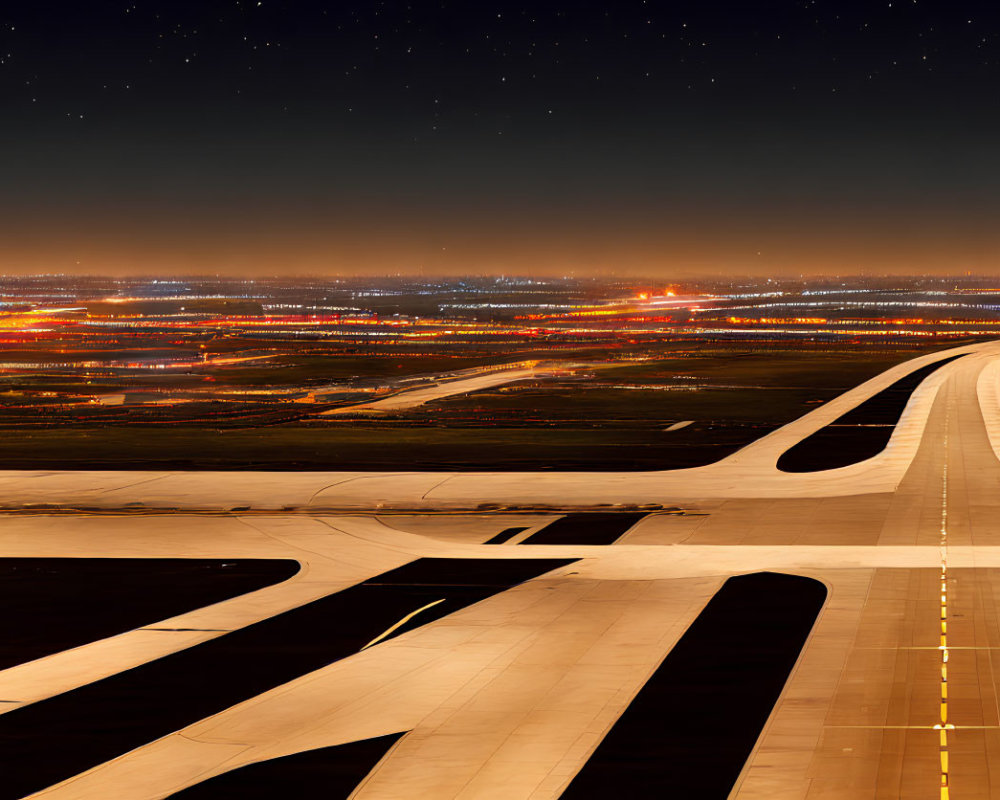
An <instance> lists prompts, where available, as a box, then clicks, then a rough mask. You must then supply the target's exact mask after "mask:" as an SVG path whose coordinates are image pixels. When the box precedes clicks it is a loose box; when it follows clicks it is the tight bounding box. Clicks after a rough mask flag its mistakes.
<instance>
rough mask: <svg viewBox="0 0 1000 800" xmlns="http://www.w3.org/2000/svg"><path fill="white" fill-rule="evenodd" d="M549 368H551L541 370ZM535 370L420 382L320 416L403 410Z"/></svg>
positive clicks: (533, 374) (532, 374) (523, 376)
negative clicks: (412, 387)
mask: <svg viewBox="0 0 1000 800" xmlns="http://www.w3.org/2000/svg"><path fill="white" fill-rule="evenodd" d="M544 371H545V372H551V368H549V369H547V370H544ZM538 372H539V371H538V370H537V369H535V368H523V369H508V370H497V371H494V372H487V373H484V374H482V375H475V376H473V377H471V378H459V379H458V380H452V381H444V382H442V383H435V384H433V385H431V386H421V387H419V388H416V389H410V390H408V391H404V392H400V393H399V394H394V395H392V396H391V397H386V398H383V399H382V400H374V401H372V402H370V403H358V404H356V405H351V406H344V407H342V408H334V409H331V410H330V411H324V412H322V413H321V414H320V416H330V415H333V414H356V413H358V412H364V413H367V412H375V413H386V412H392V411H402V410H404V409H407V408H415V407H416V406H422V405H423V404H424V403H430V402H432V401H434V400H440V399H441V398H442V397H451V396H452V395H456V394H466V393H468V392H478V391H480V390H482V389H491V388H493V387H494V386H502V385H504V384H506V383H514V382H515V381H523V380H528V379H530V378H534V377H536V375H537V374H538Z"/></svg>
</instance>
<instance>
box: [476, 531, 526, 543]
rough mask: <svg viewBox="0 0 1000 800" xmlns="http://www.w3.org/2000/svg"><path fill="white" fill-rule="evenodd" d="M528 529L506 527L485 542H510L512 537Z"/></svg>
mask: <svg viewBox="0 0 1000 800" xmlns="http://www.w3.org/2000/svg"><path fill="white" fill-rule="evenodd" d="M526 530H528V529H527V528H505V529H504V530H502V531H500V533H498V534H497V535H496V536H494V537H492V538H491V539H487V540H486V541H485V542H483V544H503V543H504V542H508V541H510V540H511V539H513V538H514V537H515V536H517V535H518V534H519V533H521V532H522V531H526Z"/></svg>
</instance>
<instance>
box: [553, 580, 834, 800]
mask: <svg viewBox="0 0 1000 800" xmlns="http://www.w3.org/2000/svg"><path fill="white" fill-rule="evenodd" d="M825 600H826V587H825V586H824V585H823V584H822V583H820V582H819V581H816V580H813V579H811V578H803V577H799V576H795V575H778V574H775V573H770V572H762V573H757V574H754V575H741V576H739V577H735V578H730V579H729V580H727V581H726V582H725V583H724V584H723V586H722V588H721V589H720V590H719V591H718V593H717V594H716V595H715V596H714V597H713V598H712V599H711V601H709V603H708V605H707V606H705V609H704V611H702V612H701V614H699V615H698V618H697V619H696V620H695V621H694V622H693V623H692V624H691V627H690V628H688V630H687V632H686V633H685V634H684V635H683V636H682V637H681V638H680V640H679V641H678V642H677V644H676V645H675V646H674V648H673V650H671V651H670V653H669V654H668V655H667V657H666V659H664V661H663V663H662V664H660V666H659V667H658V668H657V669H656V671H655V672H654V673H653V675H652V677H650V679H649V680H648V681H647V682H646V684H645V685H644V686H643V687H642V689H640V691H639V693H638V695H636V697H635V699H634V700H633V701H632V702H631V703H630V704H629V706H628V708H626V709H625V712H624V713H623V714H622V716H621V717H620V718H619V719H618V721H617V722H616V723H615V724H614V726H613V727H612V728H611V730H610V732H609V733H608V734H607V735H606V736H605V737H604V740H603V741H602V742H601V743H600V744H599V745H598V746H597V749H596V750H595V751H594V754H593V755H592V756H591V757H590V759H589V760H588V761H587V763H586V764H584V766H583V769H581V770H580V772H579V773H578V774H577V775H576V777H575V778H574V779H573V781H572V782H571V783H570V785H569V788H567V790H566V791H565V792H564V793H563V795H562V798H563V800H581V798H602V800H603V798H608V797H628V798H630V800H645V799H646V798H649V800H653V798H657V800H659V798H664V797H678V798H680V797H683V798H685V800H725V798H727V797H728V796H729V793H730V791H732V788H733V784H734V783H735V781H736V779H737V778H738V777H739V774H740V771H741V770H742V769H743V764H744V763H745V762H746V760H747V757H748V756H749V755H750V752H751V751H752V750H753V746H754V744H755V743H756V741H757V738H758V737H759V736H760V732H761V730H762V729H763V727H764V723H765V722H767V718H768V716H769V715H770V713H771V709H772V708H773V707H774V704H775V702H776V701H777V699H778V696H779V695H780V694H781V690H782V688H783V687H784V685H785V682H786V681H787V679H788V675H789V673H790V672H791V669H792V667H793V666H794V665H795V661H796V659H797V658H798V656H799V653H800V652H801V650H802V647H803V645H804V644H805V641H806V638H807V637H808V636H809V631H810V630H812V626H813V623H814V622H815V621H816V617H817V616H818V615H819V612H820V610H821V609H822V607H823V603H824V602H825Z"/></svg>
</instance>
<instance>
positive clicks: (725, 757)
mask: <svg viewBox="0 0 1000 800" xmlns="http://www.w3.org/2000/svg"><path fill="white" fill-rule="evenodd" d="M957 355H960V356H962V357H960V358H955V359H954V360H952V361H949V362H948V363H943V364H942V365H940V366H939V368H938V369H933V370H930V369H928V370H926V371H925V372H924V373H921V374H923V375H924V378H923V380H921V381H920V382H919V384H918V385H917V386H916V387H915V388H914V387H910V389H912V392H911V393H909V394H908V399H907V401H906V403H905V407H904V408H903V411H902V414H901V415H898V416H897V417H896V418H894V419H895V424H894V425H892V424H891V423H889V429H888V431H887V430H886V427H885V426H886V424H887V423H884V422H883V423H879V424H880V425H881V427H879V428H873V429H872V431H874V432H877V433H880V434H883V440H882V444H883V445H884V447H883V449H881V450H877V451H876V454H875V455H874V456H872V457H870V458H866V459H865V460H863V461H860V462H857V463H853V464H849V465H846V466H843V467H839V468H836V469H830V470H813V471H807V472H783V471H782V470H780V469H778V466H777V465H778V462H779V458H780V457H781V456H782V454H784V453H785V452H786V451H788V450H789V449H790V448H792V447H794V446H795V445H796V444H798V443H799V442H802V441H803V440H805V439H807V438H808V437H810V436H812V435H813V434H816V433H817V432H819V431H823V433H822V434H820V435H822V436H824V437H827V439H828V440H830V441H832V440H833V438H835V433H836V431H838V430H843V429H842V428H838V427H836V426H835V427H831V428H826V426H828V425H830V424H831V423H835V422H837V421H838V420H842V419H843V418H844V417H845V415H847V414H848V413H849V412H851V410H852V409H854V408H856V407H858V406H859V405H861V404H862V403H864V402H865V401H866V400H868V399H869V398H873V397H875V396H876V395H878V394H879V393H880V392H882V391H883V390H885V389H887V388H888V387H891V386H893V385H894V384H897V382H899V381H900V380H902V379H904V378H905V377H906V376H907V375H909V374H911V373H914V372H915V371H917V370H922V369H924V368H925V367H928V366H930V365H931V364H933V363H934V362H937V361H942V362H943V361H944V360H945V359H950V358H952V357H953V356H957ZM839 424H841V425H842V424H844V423H843V422H840V423H839ZM824 429H826V430H825V431H824ZM851 432H852V433H857V431H851ZM886 432H891V435H890V436H888V437H884V434H885V433H886ZM831 437H833V438H831ZM886 438H887V441H886ZM998 450H1000V344H995V343H991V344H986V345H974V346H969V347H963V348H958V349H956V350H953V351H945V352H941V353H937V354H934V355H931V356H924V357H921V358H919V359H914V360H913V361H911V362H908V363H906V364H902V365H899V366H897V367H894V368H893V369H891V370H889V371H888V372H886V373H884V374H883V375H881V376H878V377H877V378H875V379H873V380H871V381H869V382H867V383H865V384H863V385H862V386H859V387H857V388H856V389H854V390H852V391H851V392H848V393H846V394H845V395H843V396H842V397H840V398H837V399H836V400H834V401H832V402H830V403H828V404H826V405H824V406H822V407H820V408H818V409H816V410H815V411H813V412H811V413H810V414H808V415H806V416H805V417H803V418H801V419H800V420H797V421H796V422H794V423H792V424H790V425H787V426H785V427H784V428H782V429H780V430H778V431H775V432H774V433H772V434H770V435H769V436H766V437H764V438H763V439H761V440H759V441H758V442H755V443H754V444H752V445H750V446H748V447H747V448H744V449H743V450H741V451H740V452H738V453H736V454H734V455H733V456H731V457H729V458H727V459H724V460H723V461H720V462H719V463H717V464H714V465H711V466H708V467H701V468H697V469H690V470H676V471H665V472H643V473H544V474H539V473H531V474H518V473H504V474H483V473H480V474H476V473H466V474H452V473H438V474H435V473H409V472H406V471H405V470H401V471H400V472H398V473H393V474H381V473H367V474H365V473H335V472H331V473H281V474H266V473H249V474H247V473H241V474H235V473H204V472H202V473H152V472H150V473H136V472H132V473H128V472H3V473H0V507H2V508H3V509H5V511H4V513H3V524H2V525H0V558H2V559H6V561H3V562H2V563H3V564H7V565H10V564H12V563H15V562H16V561H17V560H18V559H26V560H25V561H23V562H21V563H23V564H25V565H28V564H29V563H30V564H32V565H34V566H35V567H37V566H38V565H39V564H44V563H45V560H46V559H84V560H83V561H80V562H79V564H81V565H86V564H88V563H95V562H89V561H87V560H88V559H138V560H140V561H141V562H142V563H146V564H148V563H151V562H153V560H163V559H201V560H202V562H200V563H203V564H206V565H219V564H226V563H233V564H240V565H242V567H241V569H246V568H247V565H250V566H252V565H258V564H259V565H262V566H263V565H266V564H277V565H281V564H285V563H287V561H288V560H293V561H295V562H297V563H298V564H299V565H300V567H299V569H298V570H297V571H295V570H294V568H292V569H287V570H286V572H285V573H284V574H281V575H280V576H278V582H274V580H271V579H270V578H269V577H268V576H269V575H270V574H271V573H267V572H260V573H259V574H258V572H259V571H258V572H254V573H253V574H249V575H248V576H247V577H245V578H243V579H241V580H240V581H237V582H236V583H231V584H227V585H225V586H221V587H220V588H219V590H218V591H217V592H214V593H213V592H212V591H211V590H208V589H206V588H205V586H204V585H203V584H204V582H205V580H207V578H206V576H208V577H210V576H211V575H210V573H206V574H205V575H202V576H200V578H199V580H200V581H201V583H199V584H198V588H197V591H195V592H194V593H193V595H192V596H195V597H204V598H205V600H204V602H206V603H211V604H210V605H200V606H199V607H193V606H192V605H191V603H190V602H188V600H187V599H186V598H185V597H184V593H183V591H182V588H183V584H184V580H183V579H180V580H179V581H178V583H179V584H180V588H178V587H175V586H168V587H165V586H164V585H163V581H162V580H150V581H149V583H148V587H146V588H147V589H148V593H150V594H151V595H154V597H152V598H151V599H150V600H148V601H147V600H143V599H140V600H133V601H132V602H134V603H135V604H136V605H137V606H142V607H148V608H161V609H163V611H162V612H160V613H173V614H175V616H172V617H169V618H163V619H146V618H145V616H143V615H142V614H141V613H140V614H139V616H138V618H137V620H138V621H131V622H128V623H127V624H126V626H125V628H123V627H120V626H119V627H112V628H111V629H107V628H106V627H104V626H102V625H97V624H95V625H91V626H89V627H87V626H84V627H85V629H86V630H93V631H95V633H94V634H93V636H94V638H91V639H89V640H87V641H80V642H79V643H78V642H77V641H75V640H64V639H60V638H53V641H52V643H51V646H50V647H49V648H48V649H45V647H44V643H42V644H41V645H39V643H38V642H37V641H35V640H37V639H39V638H42V639H44V638H45V637H44V631H43V634H42V635H41V636H38V635H36V636H35V637H34V640H32V642H31V646H30V647H28V646H25V648H24V650H23V653H22V658H20V659H19V658H18V655H17V652H16V651H17V647H16V641H15V643H14V646H12V647H8V648H7V651H6V658H7V662H8V663H10V664H12V665H11V666H8V667H7V668H6V669H4V670H2V671H0V743H2V744H0V752H3V753H4V755H3V757H2V758H0V761H2V763H3V764H4V770H3V772H0V795H2V796H5V797H20V796H26V795H27V794H28V793H30V792H35V793H36V794H35V795H33V796H39V797H45V798H53V799H56V798H59V799H60V800H64V799H68V798H102V799H103V798H108V797H115V798H136V799H138V798H166V797H170V796H173V795H179V796H181V797H240V796H246V794H245V792H246V791H247V790H246V788H245V787H247V786H249V785H256V784H259V785H260V786H272V787H281V786H284V787H287V788H288V792H289V793H290V796H303V797H307V796H310V792H312V791H313V789H311V788H310V787H315V796H317V797H328V796H330V794H329V792H330V791H332V790H333V787H337V788H336V790H335V794H336V796H344V797H346V796H351V797H357V798H413V797H427V798H555V797H559V796H561V795H563V794H565V796H566V797H574V798H579V797H589V796H593V797H606V796H607V794H608V789H607V787H608V786H614V787H616V791H618V792H619V793H620V794H622V795H623V796H627V797H644V796H654V795H651V794H649V793H647V794H644V793H643V792H644V791H646V790H645V789H644V787H650V786H659V787H660V788H659V789H658V790H657V791H658V792H659V794H658V795H655V796H664V795H663V793H664V791H667V789H665V788H663V787H674V791H675V793H676V796H683V797H685V798H688V797H719V798H724V797H726V796H727V795H730V796H733V797H737V798H845V799H846V798H897V797H903V798H938V799H939V798H944V797H947V798H988V797H993V796H1000V772H998V770H1000V700H998V696H1000V666H998V667H997V668H995V667H994V663H995V661H996V659H995V656H996V654H998V653H1000V589H995V588H994V587H996V586H1000V583H998V580H1000V459H998V456H997V453H998ZM234 509H238V510H234ZM489 509H492V510H489ZM497 509H499V510H497ZM27 559H30V562H29V561H27ZM50 563H51V564H52V565H53V566H54V567H55V566H58V567H59V568H61V569H64V570H65V569H66V562H65V561H59V562H56V561H52V562H50ZM102 563H103V562H102ZM122 563H125V562H122ZM136 563H139V562H136ZM162 563H164V564H168V563H170V562H166V561H164V562H162ZM213 568H214V567H213ZM401 568H402V569H401ZM292 573H294V574H292ZM760 573H763V574H762V575H761V574H760ZM151 574H154V575H155V574H158V573H157V571H156V570H155V569H153V570H152V572H151ZM741 575H746V576H748V577H747V578H739V579H738V580H737V583H735V584H734V583H733V582H732V581H731V580H730V579H734V576H741ZM768 575H770V576H771V577H770V578H769V577H768ZM789 576H797V577H796V578H795V579H792V578H791V577H789ZM786 579H787V580H786ZM734 580H736V579H734ZM775 580H776V582H775ZM254 581H256V583H254ZM727 581H729V583H727ZM788 581H791V583H789V582H788ZM724 586H725V587H726V588H723V587H724ZM733 586H737V587H747V586H749V587H751V590H750V591H748V592H747V593H745V594H741V595H739V596H738V597H737V600H736V601H733V600H732V591H733V590H732V587H733ZM763 586H766V588H759V587H763ZM754 587H758V588H754ZM126 588H127V590H128V592H130V593H134V592H135V591H137V589H136V587H135V586H128V587H126ZM142 588H143V587H142V586H139V587H138V590H139V591H140V594H141V590H142ZM175 589H176V591H174V590H175ZM170 592H173V594H170ZM786 592H787V594H786ZM165 594H170V597H169V598H167V599H166V600H164V595H165ZM713 598H715V599H713ZM810 598H811V599H810ZM154 600H155V602H153V601H154ZM60 603H63V604H65V606H66V607H67V611H66V613H69V612H70V610H71V609H70V607H71V606H73V605H74V597H73V593H72V592H65V591H64V592H63V593H62V595H54V599H53V602H52V605H53V606H56V607H53V608H50V609H46V613H47V614H49V615H51V616H52V617H53V618H56V619H58V617H59V614H60V611H59V609H58V608H57V606H58V605H59V604H60ZM91 608H92V609H93V610H90V609H91ZM82 613H84V614H85V616H86V615H94V616H99V615H100V614H101V603H99V602H96V601H95V602H93V603H91V606H89V607H88V609H87V610H86V611H85V612H82ZM789 615H791V616H789ZM117 616H119V617H122V615H120V614H119V615H117ZM125 616H127V615H125ZM122 618H124V617H122ZM696 620H697V622H696ZM39 624H41V623H39ZM123 624H124V623H123ZM128 625H135V626H136V627H132V628H130V629H126V628H127V626H128ZM53 637H55V633H53ZM97 637H104V638H97ZM30 638H31V637H28V638H27V639H25V641H28V639H30ZM675 645H676V648H675ZM39 647H41V649H39ZM66 647H69V648H71V649H61V648H66ZM12 651H13V655H12ZM39 653H43V655H39ZM19 661H20V663H18V662H19ZM173 665H181V666H180V667H179V668H177V669H174V668H173ZM265 673H266V675H265ZM165 676H170V677H169V679H168V678H167V677H165ZM227 676H232V677H231V679H227ZM262 676H264V677H262ZM184 681H189V682H190V685H187V686H186V688H185V684H184ZM713 682H714V683H713ZM712 687H715V688H712ZM768 687H770V688H768ZM74 736H76V737H81V738H80V739H79V741H80V742H84V743H85V745H86V746H84V745H83V744H72V742H71V740H72V739H73V737H74ZM60 737H62V738H60ZM67 737H68V738H67ZM679 756H680V757H679ZM227 776H228V777H227ZM254 776H259V777H258V778H254ZM324 786H325V787H327V791H326V793H324V790H323V788H322V787H324ZM227 787H228V788H227ZM240 787H244V788H240ZM292 787H295V788H294V789H293V788H292ZM302 787H305V788H302ZM668 796H669V795H668Z"/></svg>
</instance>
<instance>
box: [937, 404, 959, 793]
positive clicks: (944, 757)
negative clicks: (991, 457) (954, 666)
mask: <svg viewBox="0 0 1000 800" xmlns="http://www.w3.org/2000/svg"><path fill="white" fill-rule="evenodd" d="M950 423H951V408H950V407H948V410H947V412H946V414H945V419H944V459H943V461H944V463H943V465H942V469H941V542H940V546H941V607H940V609H939V611H938V616H939V618H940V620H941V646H940V648H939V649H940V650H941V677H940V684H941V701H940V702H941V707H940V709H941V723H940V725H936V726H935V727H936V728H937V729H938V731H940V738H939V742H938V747H939V758H940V762H941V785H940V788H941V800H950V795H949V785H948V784H949V781H948V730H949V729H950V730H954V729H955V726H954V725H953V724H950V723H949V722H948V622H947V618H948V428H949V427H950Z"/></svg>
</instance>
